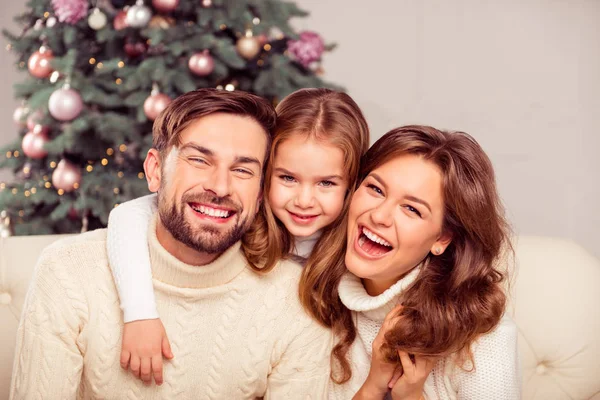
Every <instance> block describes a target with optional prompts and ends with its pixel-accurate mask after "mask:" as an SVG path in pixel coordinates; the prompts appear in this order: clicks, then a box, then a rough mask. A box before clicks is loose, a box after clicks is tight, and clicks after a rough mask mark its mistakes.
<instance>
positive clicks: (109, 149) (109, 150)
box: [106, 148, 115, 156]
mask: <svg viewBox="0 0 600 400" xmlns="http://www.w3.org/2000/svg"><path fill="white" fill-rule="evenodd" d="M114 152H115V151H114V150H113V149H111V148H108V149H106V154H108V155H109V156H112V155H113V153H114Z"/></svg>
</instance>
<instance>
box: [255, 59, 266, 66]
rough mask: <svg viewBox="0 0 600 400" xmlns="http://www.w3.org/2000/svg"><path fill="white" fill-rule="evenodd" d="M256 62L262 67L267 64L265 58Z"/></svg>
mask: <svg viewBox="0 0 600 400" xmlns="http://www.w3.org/2000/svg"><path fill="white" fill-rule="evenodd" d="M256 64H257V65H258V66H259V67H262V66H263V65H265V62H264V60H258V61H257V62H256Z"/></svg>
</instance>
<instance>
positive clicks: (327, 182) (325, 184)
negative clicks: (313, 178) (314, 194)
mask: <svg viewBox="0 0 600 400" xmlns="http://www.w3.org/2000/svg"><path fill="white" fill-rule="evenodd" d="M320 185H321V186H323V187H326V188H328V187H332V186H335V183H334V182H332V181H321V182H320Z"/></svg>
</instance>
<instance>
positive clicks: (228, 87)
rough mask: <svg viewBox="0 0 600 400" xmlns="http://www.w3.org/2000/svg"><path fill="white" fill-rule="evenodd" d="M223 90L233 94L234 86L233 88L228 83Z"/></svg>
mask: <svg viewBox="0 0 600 400" xmlns="http://www.w3.org/2000/svg"><path fill="white" fill-rule="evenodd" d="M225 90H227V91H228V92H233V91H234V90H235V86H233V85H232V84H231V83H228V84H227V85H225Z"/></svg>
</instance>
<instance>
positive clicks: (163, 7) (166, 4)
mask: <svg viewBox="0 0 600 400" xmlns="http://www.w3.org/2000/svg"><path fill="white" fill-rule="evenodd" d="M178 5H179V0H152V6H153V7H154V8H155V9H156V10H158V11H160V12H163V13H168V12H171V11H173V10H175V9H176V8H177V6H178Z"/></svg>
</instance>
